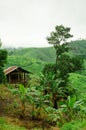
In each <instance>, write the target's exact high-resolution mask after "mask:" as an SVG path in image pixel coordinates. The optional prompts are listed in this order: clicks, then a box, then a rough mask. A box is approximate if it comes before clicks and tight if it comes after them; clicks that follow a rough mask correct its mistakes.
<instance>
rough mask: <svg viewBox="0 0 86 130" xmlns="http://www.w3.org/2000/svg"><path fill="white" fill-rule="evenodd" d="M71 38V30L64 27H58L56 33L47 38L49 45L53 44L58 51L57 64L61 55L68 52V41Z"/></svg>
mask: <svg viewBox="0 0 86 130" xmlns="http://www.w3.org/2000/svg"><path fill="white" fill-rule="evenodd" d="M71 37H73V35H71V34H70V28H69V27H64V26H63V25H60V26H56V27H55V31H54V32H51V34H50V36H49V37H47V40H48V43H49V44H52V45H53V46H54V48H55V50H56V64H57V62H58V58H59V57H60V55H61V54H62V53H64V52H65V51H68V48H67V46H66V45H67V42H66V41H67V39H69V38H71Z"/></svg>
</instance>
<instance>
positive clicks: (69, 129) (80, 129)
mask: <svg viewBox="0 0 86 130" xmlns="http://www.w3.org/2000/svg"><path fill="white" fill-rule="evenodd" d="M60 130H86V120H83V121H71V122H70V123H67V124H65V125H63V126H62V128H61V129H60Z"/></svg>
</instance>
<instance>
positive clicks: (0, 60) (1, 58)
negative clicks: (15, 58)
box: [0, 40, 7, 83]
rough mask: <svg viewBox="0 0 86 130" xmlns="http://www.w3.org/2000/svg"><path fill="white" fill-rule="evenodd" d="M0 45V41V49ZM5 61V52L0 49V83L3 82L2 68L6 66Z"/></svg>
mask: <svg viewBox="0 0 86 130" xmlns="http://www.w3.org/2000/svg"><path fill="white" fill-rule="evenodd" d="M1 45H2V43H1V40H0V47H1ZM6 61H7V51H6V50H3V49H0V83H3V82H4V81H5V76H4V72H3V67H4V66H5V64H6Z"/></svg>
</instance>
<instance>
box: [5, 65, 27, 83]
mask: <svg viewBox="0 0 86 130" xmlns="http://www.w3.org/2000/svg"><path fill="white" fill-rule="evenodd" d="M4 73H5V75H6V78H7V82H8V83H10V84H17V83H23V84H25V83H27V82H28V77H29V76H28V74H29V73H30V72H29V71H27V70H25V69H23V68H21V67H19V66H11V67H9V68H7V69H5V70H4Z"/></svg>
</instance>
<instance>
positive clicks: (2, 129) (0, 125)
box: [0, 117, 26, 130]
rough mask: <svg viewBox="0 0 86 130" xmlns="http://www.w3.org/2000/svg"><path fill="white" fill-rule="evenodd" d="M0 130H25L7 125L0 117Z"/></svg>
mask: <svg viewBox="0 0 86 130" xmlns="http://www.w3.org/2000/svg"><path fill="white" fill-rule="evenodd" d="M0 130H26V129H25V128H24V127H20V126H17V125H13V124H9V123H7V121H6V119H5V118H4V117H0Z"/></svg>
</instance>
